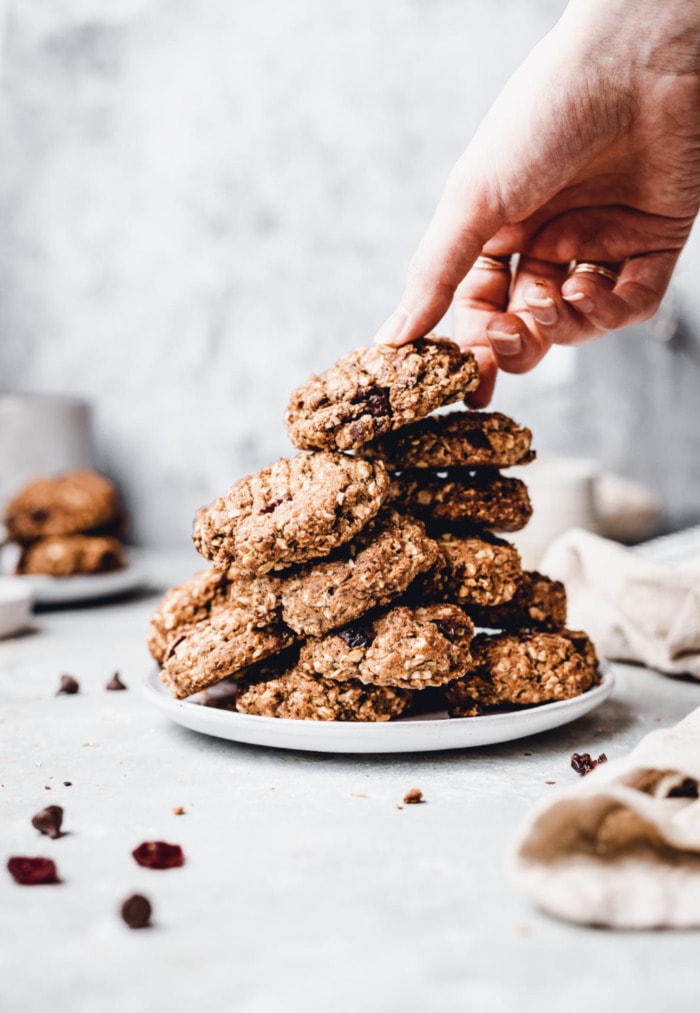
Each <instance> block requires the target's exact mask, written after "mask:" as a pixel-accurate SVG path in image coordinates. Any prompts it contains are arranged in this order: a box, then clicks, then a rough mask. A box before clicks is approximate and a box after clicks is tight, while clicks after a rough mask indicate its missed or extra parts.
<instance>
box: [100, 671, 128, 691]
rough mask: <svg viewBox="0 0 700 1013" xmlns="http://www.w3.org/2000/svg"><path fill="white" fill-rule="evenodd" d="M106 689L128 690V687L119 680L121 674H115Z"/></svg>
mask: <svg viewBox="0 0 700 1013" xmlns="http://www.w3.org/2000/svg"><path fill="white" fill-rule="evenodd" d="M105 689H126V686H125V685H124V683H123V682H122V681H121V679H120V678H119V672H115V673H114V675H113V676H112V678H111V679H110V680H109V682H108V683H107V685H106V686H105Z"/></svg>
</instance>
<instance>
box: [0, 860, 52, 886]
mask: <svg viewBox="0 0 700 1013" xmlns="http://www.w3.org/2000/svg"><path fill="white" fill-rule="evenodd" d="M7 869H8V872H9V873H10V875H11V876H12V878H13V879H14V881H15V883H19V885H20V886H39V885H41V884H43V883H60V882H61V881H60V879H59V878H58V873H57V872H56V866H55V864H54V862H52V861H51V859H50V858H23V857H20V856H15V857H14V858H10V859H9V861H8V863H7Z"/></svg>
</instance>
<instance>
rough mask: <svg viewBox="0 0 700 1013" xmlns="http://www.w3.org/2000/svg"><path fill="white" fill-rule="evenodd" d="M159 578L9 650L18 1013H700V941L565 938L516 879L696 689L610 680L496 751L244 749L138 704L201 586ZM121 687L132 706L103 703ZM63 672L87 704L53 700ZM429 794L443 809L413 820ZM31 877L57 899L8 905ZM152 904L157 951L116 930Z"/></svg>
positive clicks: (6, 985) (13, 981)
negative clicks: (589, 770)
mask: <svg viewBox="0 0 700 1013" xmlns="http://www.w3.org/2000/svg"><path fill="white" fill-rule="evenodd" d="M150 566H151V574H152V583H153V591H152V593H142V594H140V595H138V596H134V597H130V598H125V599H123V600H120V601H112V602H108V603H98V604H93V605H91V606H83V607H77V608H62V609H58V610H55V611H45V612H42V613H40V614H39V615H38V616H37V624H36V625H37V629H36V632H33V633H30V634H27V635H25V636H22V637H18V638H15V639H13V640H8V641H4V642H2V643H0V743H1V768H0V800H1V814H2V815H1V826H2V834H1V839H2V869H1V870H0V927H1V930H2V937H1V938H2V944H1V945H0V1009H2V1011H3V1013H24V1011H31V1013H44V1011H47V1013H48V1011H51V1013H54V1011H61V1013H62V1011H64V1010H65V1011H71V1013H80V1011H83V1010H85V1011H87V1010H90V1011H91V1013H117V1011H120V1013H141V1011H144V1013H145V1011H155V1010H157V1011H165V1010H167V1011H175V1013H177V1011H180V1010H190V1009H197V1010H206V1011H211V1013H216V1011H220V1010H221V1011H224V1010H236V1011H240V1013H296V1011H304V1013H315V1011H317V1010H318V1011H322V1010H323V1011H326V1010H332V1011H341V1013H342V1011H345V1010H348V1011H349V1010H365V1011H372V1013H374V1011H381V1013H394V1011H396V1013H399V1011H402V1013H406V1011H409V1013H410V1011H414V1010H415V1011H423V1010H430V1011H438V1013H442V1011H453V1010H454V1011H460V1013H461V1011H466V1010H475V1011H479V1013H491V1011H493V1013H501V1011H510V1010H516V1009H517V1010H518V1011H529V1010H532V1011H534V1010H537V1011H549V1010H552V1011H554V1010H557V1011H559V1010H564V1011H567V1013H571V1011H573V1010H577V1009H581V1010H586V1011H587V1013H607V1011H611V1013H612V1011H615V1013H618V1011H621V1010H623V1009H635V1010H636V1011H637V1013H645V1011H652V1010H654V1011H656V1010H661V1009H664V1010H671V1011H674V1013H683V1011H686V1010H687V1011H688V1013H690V1011H693V1013H697V1010H698V1009H699V1008H700V988H699V987H698V986H699V984H700V972H698V960H697V954H698V936H697V934H696V933H694V932H641V933H612V932H605V931H601V930H595V929H586V928H580V927H575V926H571V925H568V924H564V923H561V922H558V921H555V920H552V919H550V918H548V917H547V916H545V915H543V914H541V913H540V912H538V911H537V910H536V909H535V908H533V906H532V905H531V904H530V903H529V902H528V901H527V900H525V899H524V898H522V897H521V896H519V895H518V894H517V893H516V892H515V891H514V889H513V888H512V886H511V885H510V883H509V881H508V876H507V873H506V858H507V854H508V849H509V847H510V846H511V844H512V841H513V838H514V835H515V834H516V832H517V830H518V828H519V826H521V825H522V823H523V820H524V819H525V818H526V816H527V815H528V813H529V812H530V811H531V810H532V808H533V807H534V806H535V805H536V804H537V803H539V802H541V801H542V800H543V799H546V798H548V797H549V796H551V795H553V794H554V793H556V792H557V791H558V790H560V788H561V786H569V785H571V784H572V783H575V781H576V778H577V775H576V774H574V772H573V771H572V770H571V767H570V763H569V759H570V754H571V753H572V751H575V750H576V751H579V752H580V751H584V750H588V751H591V752H592V753H595V754H598V753H599V752H601V751H603V750H604V751H605V752H606V753H607V755H608V757H609V758H613V757H615V756H618V755H621V754H622V753H624V752H626V751H627V750H628V749H629V748H631V747H632V746H633V745H634V744H635V743H636V742H637V741H638V740H639V739H640V738H641V737H642V736H643V735H644V734H645V733H646V732H647V731H649V730H651V729H653V728H658V727H660V726H664V725H670V724H672V723H674V722H675V721H677V720H678V719H680V718H681V717H683V716H684V715H685V714H687V713H688V712H689V711H690V710H692V709H693V708H694V707H696V706H698V705H700V685H699V684H697V683H693V682H687V681H681V680H671V679H668V678H664V677H662V676H660V675H658V674H656V673H653V672H649V671H646V670H644V669H641V668H637V667H634V666H631V665H615V666H614V669H615V673H616V676H617V685H616V688H615V691H614V693H613V696H612V697H611V698H610V700H608V701H607V702H606V703H604V704H603V705H602V706H601V707H600V708H599V709H598V710H596V711H595V712H593V713H592V714H590V715H588V716H586V717H584V718H582V719H580V720H578V721H576V722H575V723H574V724H571V725H568V726H566V727H563V728H561V729H559V730H556V731H552V732H548V733H546V734H542V735H539V736H535V737H532V738H530V739H525V740H521V741H517V742H513V743H508V744H504V745H498V746H492V747H490V748H482V749H478V750H463V751H452V752H446V753H431V754H425V755H418V754H410V755H400V756H367V757H358V756H342V755H326V754H315V753H302V752H283V751H276V750H273V749H266V748H258V747H253V746H244V745H238V744H235V743H232V742H228V741H223V740H218V739H214V738H209V737H206V736H202V735H199V734H197V733H195V732H190V731H187V730H185V729H183V728H181V727H179V726H176V725H174V724H172V723H170V722H169V721H168V720H167V719H166V718H164V717H163V716H162V715H161V714H160V712H158V711H157V710H154V709H152V708H151V707H150V706H149V705H148V704H147V703H146V701H145V699H144V697H143V695H142V693H141V690H140V683H141V682H142V680H143V678H144V675H145V673H146V672H147V671H148V670H149V668H150V666H151V662H150V660H149V657H148V654H147V651H146V648H145V642H144V640H145V630H146V626H147V623H148V619H149V616H150V615H151V613H152V612H153V609H154V607H155V604H156V602H157V600H158V596H159V594H160V593H161V592H162V590H163V589H164V588H165V587H167V586H168V585H169V584H171V583H173V582H175V581H177V580H179V579H182V578H184V577H186V576H188V575H189V574H191V573H192V572H193V571H194V569H195V568H196V567H197V561H196V557H192V556H189V555H184V554H183V555H180V556H175V555H173V556H171V557H160V558H156V557H152V558H151V559H150ZM115 670H119V672H120V673H121V676H122V679H123V680H124V682H126V683H127V684H128V687H129V688H128V691H127V692H122V693H113V692H106V691H105V689H104V687H105V684H106V683H107V681H108V680H109V678H110V677H111V675H112V673H113V672H114V671H115ZM67 672H69V673H72V674H73V675H75V676H76V677H77V678H78V679H79V681H80V685H81V691H80V693H79V694H78V695H76V696H57V695H56V689H57V686H58V681H59V676H60V675H61V674H62V673H67ZM65 781H70V782H71V784H70V786H65V785H64V782H65ZM552 781H553V782H555V783H554V784H550V783H548V782H552ZM412 787H419V788H420V789H421V790H422V791H423V793H424V796H425V799H426V803H425V804H424V805H414V806H403V807H401V801H402V798H403V795H404V794H405V793H406V791H407V790H408V789H410V788H412ZM49 803H54V804H60V805H62V806H63V807H64V809H65V823H64V827H65V829H66V830H67V831H68V834H67V835H66V836H64V837H62V838H61V839H59V840H50V839H49V838H47V837H42V836H40V835H39V834H38V832H37V831H35V830H34V829H33V827H32V826H31V823H30V819H31V816H32V815H33V814H34V813H35V812H36V811H37V810H39V809H41V808H43V807H44V806H45V805H47V804H49ZM177 806H183V807H184V809H185V814H184V815H175V814H174V813H173V808H175V807H177ZM154 839H159V840H166V841H170V842H174V843H179V844H180V845H181V846H182V847H183V849H184V852H185V855H186V864H185V865H184V867H183V868H180V869H174V870H169V871H164V872H163V871H153V870H148V869H141V868H139V867H138V866H137V865H136V863H135V862H134V860H133V859H132V857H131V851H132V850H133V848H134V847H135V846H136V845H138V844H139V843H141V841H143V840H154ZM13 854H16V855H45V856H49V857H52V858H54V859H55V861H56V862H57V865H58V870H59V874H60V876H61V879H62V883H61V885H57V886H42V887H34V888H26V887H20V886H17V885H15V884H14V883H13V881H12V880H11V878H10V876H9V874H8V873H7V872H6V871H5V868H4V866H5V862H6V859H7V858H8V857H9V856H10V855H13ZM136 891H138V892H141V893H144V894H146V895H147V896H148V897H149V898H150V899H151V901H152V903H153V907H154V925H153V927H152V928H150V929H147V930H143V931H132V930H129V929H128V928H127V927H126V926H125V925H124V924H123V922H122V921H121V920H120V918H119V916H118V908H119V905H120V903H121V901H122V900H123V899H124V898H125V897H127V896H128V895H129V894H131V893H133V892H136Z"/></svg>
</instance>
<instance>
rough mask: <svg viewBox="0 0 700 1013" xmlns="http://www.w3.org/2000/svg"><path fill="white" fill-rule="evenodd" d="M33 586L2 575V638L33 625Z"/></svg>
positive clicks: (0, 599) (0, 633)
mask: <svg viewBox="0 0 700 1013" xmlns="http://www.w3.org/2000/svg"><path fill="white" fill-rule="evenodd" d="M33 601H34V599H33V595H32V591H31V588H29V587H27V586H26V585H25V584H24V582H23V581H21V580H17V579H16V578H14V577H0V638H1V637H11V636H13V634H15V633H20V632H21V631H22V630H26V629H27V628H28V627H29V626H30V625H31V615H32V604H33Z"/></svg>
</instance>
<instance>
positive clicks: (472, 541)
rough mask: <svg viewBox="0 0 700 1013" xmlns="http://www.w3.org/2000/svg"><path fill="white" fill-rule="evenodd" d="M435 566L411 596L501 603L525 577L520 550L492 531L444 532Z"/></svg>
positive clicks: (467, 604) (464, 602) (467, 603)
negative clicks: (460, 533) (462, 533)
mask: <svg viewBox="0 0 700 1013" xmlns="http://www.w3.org/2000/svg"><path fill="white" fill-rule="evenodd" d="M438 550H439V555H438V559H437V562H436V564H435V566H434V567H433V568H432V569H431V570H430V571H429V572H428V573H427V574H426V576H425V577H424V578H422V579H421V580H419V581H417V582H416V584H415V585H413V586H412V588H411V590H410V592H409V594H410V596H411V598H414V597H415V596H419V595H421V594H422V595H424V598H425V600H427V601H448V602H454V603H455V604H458V605H460V606H462V607H463V608H465V609H467V610H468V611H469V614H470V615H472V610H471V606H472V605H477V606H487V605H492V606H497V605H500V604H501V603H503V602H507V601H509V600H510V599H511V598H512V597H513V595H514V594H515V593H516V589H517V588H518V586H519V581H520V580H521V579H522V567H521V564H520V554H519V552H518V550H517V549H516V548H515V546H514V545H511V544H510V543H509V542H507V541H505V539H503V538H497V537H496V536H495V535H491V534H490V533H489V532H482V533H480V534H479V535H466V536H464V537H462V536H459V535H456V534H452V533H450V532H443V533H442V534H441V535H440V537H439V540H438Z"/></svg>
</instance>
